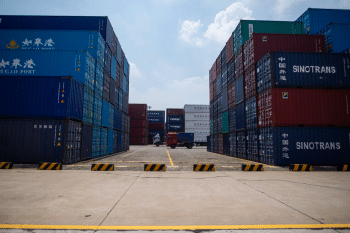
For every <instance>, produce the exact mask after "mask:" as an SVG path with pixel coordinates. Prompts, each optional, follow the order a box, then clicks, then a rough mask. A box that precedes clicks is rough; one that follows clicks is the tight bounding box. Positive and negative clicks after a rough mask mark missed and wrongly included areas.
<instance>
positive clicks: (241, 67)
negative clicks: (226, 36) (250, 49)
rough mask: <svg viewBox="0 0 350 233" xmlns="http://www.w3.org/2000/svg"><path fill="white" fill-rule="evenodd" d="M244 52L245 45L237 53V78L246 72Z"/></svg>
mask: <svg viewBox="0 0 350 233" xmlns="http://www.w3.org/2000/svg"><path fill="white" fill-rule="evenodd" d="M243 63H244V53H243V46H242V47H241V48H240V49H239V50H238V51H237V53H236V54H235V78H238V77H239V76H241V75H243V72H244V64H243Z"/></svg>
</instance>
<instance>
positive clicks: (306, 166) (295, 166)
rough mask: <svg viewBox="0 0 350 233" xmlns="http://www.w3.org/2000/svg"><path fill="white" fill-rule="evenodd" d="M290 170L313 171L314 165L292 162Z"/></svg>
mask: <svg viewBox="0 0 350 233" xmlns="http://www.w3.org/2000/svg"><path fill="white" fill-rule="evenodd" d="M289 171H293V172H312V171H313V169H312V165H310V164H291V165H290V166H289Z"/></svg>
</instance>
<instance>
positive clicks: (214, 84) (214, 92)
mask: <svg viewBox="0 0 350 233" xmlns="http://www.w3.org/2000/svg"><path fill="white" fill-rule="evenodd" d="M216 87H217V82H213V98H215V97H216V94H217V93H216V92H217V88H216Z"/></svg>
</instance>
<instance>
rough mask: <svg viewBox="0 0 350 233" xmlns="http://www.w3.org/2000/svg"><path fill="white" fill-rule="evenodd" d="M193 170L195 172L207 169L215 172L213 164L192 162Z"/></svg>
mask: <svg viewBox="0 0 350 233" xmlns="http://www.w3.org/2000/svg"><path fill="white" fill-rule="evenodd" d="M193 171H195V172H198V171H200V172H202V171H203V172H207V171H213V172H215V165H214V164H193Z"/></svg>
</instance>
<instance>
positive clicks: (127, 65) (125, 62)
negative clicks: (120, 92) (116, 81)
mask: <svg viewBox="0 0 350 233" xmlns="http://www.w3.org/2000/svg"><path fill="white" fill-rule="evenodd" d="M129 67H130V66H129V62H128V60H127V59H126V57H125V55H124V74H125V75H126V77H129Z"/></svg>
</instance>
